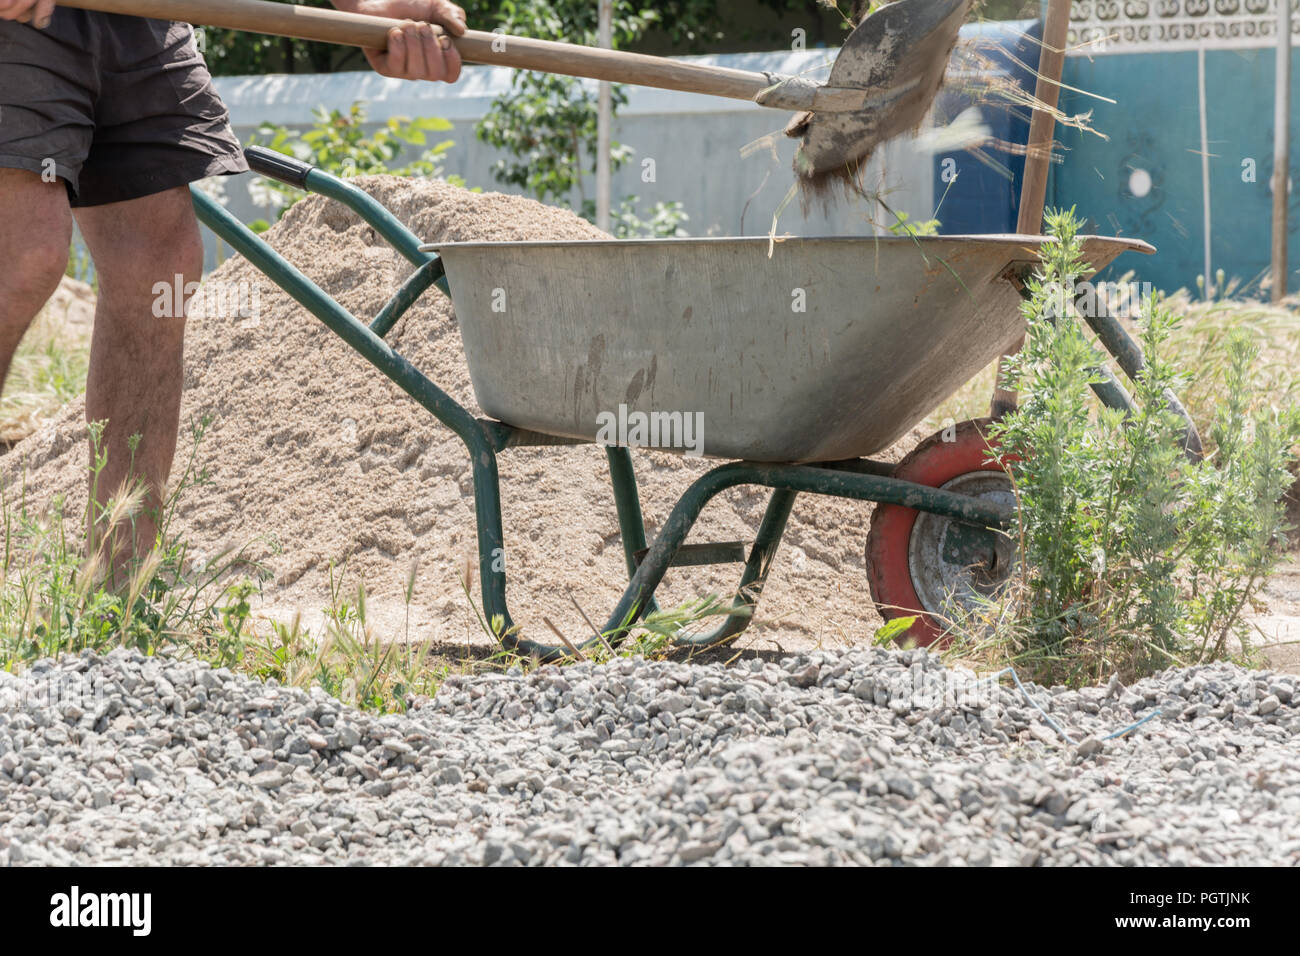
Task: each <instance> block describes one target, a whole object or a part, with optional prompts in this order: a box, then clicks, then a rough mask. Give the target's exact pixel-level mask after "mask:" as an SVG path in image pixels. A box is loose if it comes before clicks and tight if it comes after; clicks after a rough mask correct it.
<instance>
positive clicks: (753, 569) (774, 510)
mask: <svg viewBox="0 0 1300 956" xmlns="http://www.w3.org/2000/svg"><path fill="white" fill-rule="evenodd" d="M798 494H799V493H798V492H797V491H788V490H786V489H784V488H778V489H776V490H775V491H773V492H772V497H771V498H770V499H768V502H767V511H766V512H764V514H763V521H762V523H761V524H760V525H759V526H758V535H757V537H755V538H754V546H753V547H752V548H750V550H749V560H748V561H746V562H745V573H744V574H742V575H741V578H740V586H739V587H738V588H736V596H735V598H734V599H733V600H732V603H731V613H730V614H728V615H727V618H726V620H724V621H723V622H722V623H721V624H719V625H718V626H717V627H715V628H714V629H713V630H711V631H709V632H707V633H705V634H692V635H685V636H683V637H679V638H678V639H677V640H676V641H675V642H674V643H676V644H677V645H678V646H681V647H712V646H713V645H715V644H721V643H723V642H724V641H729V640H732V639H733V638H735V637H737V636H739V635H740V633H741V632H742V631H744V630H745V628H747V627H749V622H750V621H752V620H753V619H754V611H756V610H757V609H758V601H759V598H760V597H762V594H763V586H764V585H765V584H767V575H768V572H769V571H771V569H772V561H773V560H774V559H775V558H776V549H777V548H778V547H779V546H780V544H781V537H782V536H783V535H784V534H785V525H786V521H788V520H789V518H790V510H791V509H792V508H793V507H794V500H795V498H796V497H798Z"/></svg>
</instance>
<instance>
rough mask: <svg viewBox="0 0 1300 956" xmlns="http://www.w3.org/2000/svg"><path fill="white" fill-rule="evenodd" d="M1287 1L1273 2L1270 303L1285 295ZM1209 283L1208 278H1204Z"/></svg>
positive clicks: (1288, 132)
mask: <svg viewBox="0 0 1300 956" xmlns="http://www.w3.org/2000/svg"><path fill="white" fill-rule="evenodd" d="M1290 119H1291V0H1277V86H1276V89H1275V91H1274V93H1273V301H1274V302H1275V303H1276V302H1281V301H1282V298H1283V296H1285V295H1286V285H1287V283H1286V279H1287V248H1286V245H1287V242H1286V240H1287V205H1288V201H1289V200H1290V198H1291V197H1290V189H1289V186H1290V183H1291V129H1290ZM1206 282H1207V283H1208V282H1209V277H1208V276H1207V277H1206Z"/></svg>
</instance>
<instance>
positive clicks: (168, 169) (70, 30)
mask: <svg viewBox="0 0 1300 956" xmlns="http://www.w3.org/2000/svg"><path fill="white" fill-rule="evenodd" d="M0 167H7V168H10V169H27V170H30V171H32V172H34V173H38V174H43V175H47V176H57V177H58V178H60V179H62V180H63V181H64V182H65V183H66V184H67V187H68V198H69V201H70V202H71V203H72V205H73V206H101V205H104V204H105V203H112V202H123V201H125V200H128V199H138V198H139V197H141V196H149V195H152V194H154V193H159V192H163V191H164V190H167V189H172V188H175V187H177V186H184V185H186V184H188V183H192V182H194V181H196V180H199V179H203V178H204V177H205V176H215V175H218V174H221V173H236V172H243V171H244V170H246V169H247V168H248V167H247V165H246V164H245V163H244V157H243V153H242V152H241V150H240V146H239V141H238V140H237V139H236V138H235V134H234V132H233V131H232V130H231V128H230V114H229V112H228V111H227V110H226V107H225V104H223V103H222V102H221V100H220V98H219V97H218V96H217V94H216V91H215V90H214V89H213V88H212V77H211V76H210V75H209V74H208V69H207V67H206V66H205V65H204V63H203V57H202V56H201V55H200V54H199V52H198V49H197V47H196V46H195V42H194V34H193V31H192V30H191V29H190V26H189V25H188V24H185V23H170V22H167V21H165V20H146V19H143V18H141V17H126V16H119V15H117V14H108V13H91V12H88V11H84V10H73V9H71V8H68V7H57V8H56V9H55V12H54V18H53V20H52V21H51V23H50V25H49V26H48V27H47V28H46V29H44V30H37V29H36V28H35V27H32V26H30V25H28V24H25V23H16V22H14V21H11V20H0Z"/></svg>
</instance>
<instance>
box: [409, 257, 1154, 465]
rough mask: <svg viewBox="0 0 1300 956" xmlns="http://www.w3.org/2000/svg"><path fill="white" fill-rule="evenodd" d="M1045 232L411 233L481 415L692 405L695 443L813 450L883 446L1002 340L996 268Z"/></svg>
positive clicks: (996, 351) (1011, 312)
mask: <svg viewBox="0 0 1300 956" xmlns="http://www.w3.org/2000/svg"><path fill="white" fill-rule="evenodd" d="M1041 242H1042V239H1041V238H1040V237H1033V236H935V237H923V238H916V239H911V238H906V237H890V238H826V239H787V240H783V241H780V242H777V243H775V244H774V245H773V244H770V243H769V241H768V240H767V239H764V238H739V239H657V240H656V239H647V240H623V241H617V240H613V241H608V242H601V241H595V242H591V241H587V242H499V243H478V242H468V243H449V244H435V245H432V246H426V247H424V248H426V249H427V250H431V251H436V252H438V253H439V254H440V255H441V256H442V260H443V263H444V265H445V268H446V270H447V278H448V281H449V284H450V287H451V293H452V298H453V300H454V302H455V306H456V315H457V318H458V320H459V322H460V330H461V337H462V340H463V341H464V345H465V357H466V360H467V362H468V363H469V370H470V376H471V379H472V381H473V385H474V394H475V396H476V397H477V399H478V403H479V406H480V407H481V408H482V409H483V410H484V411H485V412H486V413H487V414H488V415H490V416H492V417H493V418H496V419H499V420H500V421H503V422H509V423H510V424H511V425H516V426H519V427H522V428H527V429H531V430H534V431H538V432H545V433H547V434H552V435H562V436H568V437H571V438H576V439H586V440H589V441H594V440H596V439H598V438H599V437H600V431H601V426H602V425H605V424H607V423H608V422H609V421H610V419H611V417H614V418H621V419H624V420H626V419H627V418H630V417H631V416H633V415H635V414H638V413H639V414H641V415H642V416H643V418H642V419H641V421H645V420H646V418H647V417H648V416H650V415H653V414H655V413H658V414H659V415H660V416H661V417H662V416H668V415H673V416H687V415H691V416H695V420H696V421H698V422H699V424H700V425H701V426H702V427H701V430H700V431H701V435H702V442H697V443H696V444H697V446H698V445H702V448H699V447H696V448H693V449H691V450H692V451H701V450H702V453H703V454H705V455H708V456H711V457H714V458H739V459H745V460H748V461H761V462H809V461H835V460H840V459H846V458H859V457H862V456H865V455H872V454H875V453H877V452H879V451H882V450H883V449H885V448H888V447H889V446H890V445H891V444H893V442H894V441H895V440H896V439H898V438H899V437H901V436H902V435H903V434H905V433H906V432H907V431H908V430H909V429H910V428H912V426H914V425H915V424H916V423H917V422H919V421H921V420H922V419H923V418H924V417H925V416H926V415H927V414H929V412H930V411H931V410H933V409H934V408H935V406H937V405H938V404H939V403H940V402H942V401H943V400H944V399H946V398H948V397H949V396H950V395H952V394H953V393H954V392H955V391H957V390H958V389H959V388H961V387H962V386H963V385H964V384H966V382H968V381H970V379H971V378H972V377H973V376H974V375H975V374H976V373H978V372H979V371H980V370H981V369H983V368H985V367H986V366H987V365H988V364H989V363H990V362H992V361H993V360H994V359H996V358H997V357H998V356H999V355H1001V354H1002V353H1003V352H1004V351H1006V350H1007V349H1008V348H1009V347H1010V346H1011V345H1013V344H1014V343H1015V342H1016V341H1017V340H1018V339H1019V338H1020V336H1021V335H1022V334H1023V332H1024V323H1023V320H1022V319H1021V316H1020V311H1019V302H1020V296H1019V293H1018V292H1017V290H1016V288H1015V286H1014V285H1013V284H1012V283H1011V282H1008V281H1007V279H1006V273H1007V270H1008V269H1009V268H1011V267H1014V266H1016V265H1021V266H1023V265H1026V264H1030V265H1032V264H1033V263H1036V262H1037V261H1038V257H1037V250H1038V246H1039V244H1040V243H1041ZM1143 246H1144V244H1143V243H1138V242H1133V241H1130V240H1122V239H1103V238H1090V239H1088V240H1086V243H1085V254H1086V257H1087V259H1088V261H1089V262H1091V263H1092V264H1093V266H1094V268H1096V269H1101V268H1103V267H1104V266H1106V265H1108V264H1109V263H1110V262H1111V260H1112V259H1114V258H1115V257H1116V256H1117V255H1119V254H1120V253H1121V252H1123V251H1125V250H1127V249H1135V248H1138V249H1140V248H1142V247H1143ZM769 249H771V254H770V255H769ZM620 407H621V408H622V409H624V411H622V412H620V411H619V409H620ZM662 420H663V421H664V422H667V421H668V419H667V418H662ZM675 420H676V419H674V421H675ZM677 434H678V435H680V434H681V432H680V431H678V432H677ZM693 437H694V436H693ZM656 447H667V448H670V449H673V448H674V446H673V445H672V444H670V443H663V442H662V441H661V442H658V443H656ZM674 450H682V449H681V448H675V449H674Z"/></svg>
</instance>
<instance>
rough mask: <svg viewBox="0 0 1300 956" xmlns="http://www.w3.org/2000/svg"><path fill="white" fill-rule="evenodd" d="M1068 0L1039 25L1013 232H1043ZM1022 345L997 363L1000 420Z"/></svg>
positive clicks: (1008, 407) (1056, 1)
mask: <svg viewBox="0 0 1300 956" xmlns="http://www.w3.org/2000/svg"><path fill="white" fill-rule="evenodd" d="M1070 4H1071V0H1048V4H1047V17H1046V20H1045V22H1044V23H1043V41H1042V51H1041V52H1040V53H1039V54H1038V80H1037V82H1036V83H1035V84H1034V96H1035V97H1036V98H1037V99H1039V100H1041V101H1042V102H1043V103H1045V104H1046V107H1045V108H1043V109H1036V110H1034V115H1033V118H1032V119H1030V121H1029V143H1028V153H1027V154H1026V156H1025V177H1024V180H1023V181H1022V182H1021V184H1020V212H1019V215H1018V216H1017V217H1016V232H1019V233H1023V234H1025V235H1034V236H1036V235H1039V234H1040V233H1041V232H1042V231H1043V206H1044V204H1045V203H1046V201H1047V177H1048V173H1049V172H1050V171H1051V167H1052V163H1051V159H1052V138H1053V136H1054V135H1055V133H1056V115H1055V114H1054V113H1052V112H1050V110H1054V109H1056V103H1057V101H1058V99H1059V98H1060V95H1061V70H1062V69H1064V67H1065V45H1066V42H1067V37H1068V34H1069V28H1070ZM1024 344H1025V340H1024V339H1023V338H1021V340H1020V341H1019V342H1017V343H1016V344H1015V345H1014V346H1012V348H1011V351H1010V352H1008V353H1007V354H1006V355H1004V356H1003V357H1002V361H1000V362H998V379H997V381H996V382H995V383H994V386H993V402H992V404H991V405H990V408H989V415H991V416H992V417H993V418H1001V417H1002V416H1003V415H1005V414H1006V413H1007V412H1011V411H1014V410H1015V408H1016V393H1015V392H1012V391H1008V390H1007V389H1004V388H1003V387H1002V375H1003V373H1004V372H1005V370H1006V359H1007V358H1008V357H1010V356H1012V355H1015V354H1016V353H1017V352H1019V351H1020V349H1021V347H1022V346H1023V345H1024Z"/></svg>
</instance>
